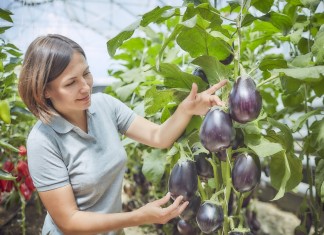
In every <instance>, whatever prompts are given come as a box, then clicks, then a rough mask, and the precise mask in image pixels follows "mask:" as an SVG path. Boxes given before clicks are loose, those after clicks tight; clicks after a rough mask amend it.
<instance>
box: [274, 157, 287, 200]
mask: <svg viewBox="0 0 324 235" xmlns="http://www.w3.org/2000/svg"><path fill="white" fill-rule="evenodd" d="M290 176H291V171H290V167H289V163H288V159H287V156H286V154H285V152H284V151H281V152H279V153H277V154H276V155H274V156H273V157H272V158H271V162H270V178H271V185H272V186H273V187H274V188H276V189H277V190H278V192H277V194H276V196H275V197H274V198H273V199H272V201H275V200H278V199H280V198H282V197H283V196H284V194H285V192H286V185H287V182H288V180H289V178H290Z"/></svg>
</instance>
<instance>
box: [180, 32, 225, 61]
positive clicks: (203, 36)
mask: <svg viewBox="0 0 324 235" xmlns="http://www.w3.org/2000/svg"><path fill="white" fill-rule="evenodd" d="M176 41H177V44H178V45H179V46H180V47H181V48H182V49H183V50H184V51H187V52H188V53H189V54H190V56H191V57H193V58H195V57H198V56H201V55H210V56H214V57H216V58H217V59H218V60H224V59H226V58H227V56H228V55H229V54H230V53H231V46H230V45H229V44H228V43H226V42H225V41H224V40H223V39H221V38H219V37H214V36H212V35H211V34H209V33H208V32H207V31H205V30H204V29H202V28H200V27H198V26H195V27H193V28H184V29H183V30H182V31H181V32H180V33H179V35H178V37H177V38H176Z"/></svg>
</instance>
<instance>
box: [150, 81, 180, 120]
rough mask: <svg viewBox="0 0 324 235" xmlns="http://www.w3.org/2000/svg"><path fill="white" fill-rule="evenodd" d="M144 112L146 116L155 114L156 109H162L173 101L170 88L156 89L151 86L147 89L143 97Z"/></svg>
mask: <svg viewBox="0 0 324 235" xmlns="http://www.w3.org/2000/svg"><path fill="white" fill-rule="evenodd" d="M144 102H145V113H146V115H147V116H151V115H155V114H156V113H157V112H158V111H160V110H162V109H163V108H164V107H165V106H167V105H168V104H169V103H170V102H174V99H173V91H172V90H161V91H159V90H157V89H156V87H155V86H152V88H150V89H149V90H147V92H146V94H145V98H144Z"/></svg>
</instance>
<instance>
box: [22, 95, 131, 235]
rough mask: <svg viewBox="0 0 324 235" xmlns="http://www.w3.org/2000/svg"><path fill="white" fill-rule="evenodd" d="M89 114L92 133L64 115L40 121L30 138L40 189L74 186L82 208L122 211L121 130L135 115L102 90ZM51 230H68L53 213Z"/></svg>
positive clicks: (32, 170)
mask: <svg viewBox="0 0 324 235" xmlns="http://www.w3.org/2000/svg"><path fill="white" fill-rule="evenodd" d="M87 118H88V133H85V132H84V131H82V130H81V129H80V128H79V127H76V126H74V125H72V124H71V123H69V122H68V121H67V120H65V119H64V118H63V117H61V116H54V117H53V118H52V120H51V122H50V123H49V124H44V123H42V122H41V121H38V122H37V123H36V124H35V126H34V127H33V129H32V130H31V132H30V134H29V136H28V139H27V150H28V166H29V171H30V174H31V176H32V179H33V182H34V184H35V186H36V188H37V190H38V191H40V192H42V191H47V190H52V189H56V188H59V187H63V186H65V185H68V184H70V185H71V187H72V189H73V193H74V196H75V200H76V203H77V205H78V208H79V209H80V210H82V211H93V212H99V213H114V212H120V211H121V209H122V208H121V205H122V202H121V191H122V190H121V187H122V181H123V177H124V172H125V165H126V160H127V156H126V151H125V149H124V147H123V145H122V143H121V139H120V134H124V133H125V132H126V130H127V129H128V127H129V126H130V124H131V123H132V121H133V120H134V118H135V113H134V112H133V111H132V110H131V109H130V108H128V107H127V106H126V105H125V104H123V103H122V102H121V101H119V100H118V99H115V98H113V97H112V96H110V95H107V94H103V93H96V94H93V95H92V97H91V106H90V107H89V109H88V110H87ZM48 233H49V234H51V235H56V234H62V232H61V231H60V230H59V229H58V227H57V226H56V225H55V224H54V222H53V220H52V219H51V217H50V215H49V214H47V216H46V218H45V223H44V226H43V231H42V234H48ZM106 234H109V235H113V234H117V232H110V233H106Z"/></svg>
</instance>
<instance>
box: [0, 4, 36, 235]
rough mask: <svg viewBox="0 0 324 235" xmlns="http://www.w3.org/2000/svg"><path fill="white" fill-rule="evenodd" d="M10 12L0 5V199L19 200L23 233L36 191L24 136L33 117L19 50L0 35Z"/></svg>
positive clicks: (13, 202) (8, 202)
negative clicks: (22, 90) (21, 91)
mask: <svg viewBox="0 0 324 235" xmlns="http://www.w3.org/2000/svg"><path fill="white" fill-rule="evenodd" d="M11 15H12V13H11V12H10V11H8V10H5V9H1V8H0V20H2V21H4V22H6V23H7V25H8V26H4V27H1V28H0V129H1V132H0V166H1V167H0V199H1V200H0V201H1V203H2V204H3V206H5V207H12V206H16V205H19V204H20V208H21V210H20V211H21V228H22V234H26V223H25V221H26V217H25V207H26V202H28V201H29V200H30V198H31V196H32V194H33V192H34V191H35V187H34V185H33V182H32V180H31V177H30V175H29V171H28V166H27V156H26V155H27V150H26V148H25V142H26V136H27V134H28V131H29V129H30V126H32V125H33V123H34V121H35V119H34V118H33V116H32V115H31V114H30V112H28V111H27V110H26V107H25V105H24V104H23V102H22V101H21V99H20V98H19V95H18V91H17V72H18V71H19V66H20V65H21V61H22V58H21V57H22V53H21V52H20V50H19V49H18V48H17V47H16V46H15V45H13V44H12V43H9V42H6V41H5V40H4V39H3V38H2V37H1V36H2V34H4V32H5V31H6V30H8V29H9V28H10V27H12V23H13V21H12V18H11Z"/></svg>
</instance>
